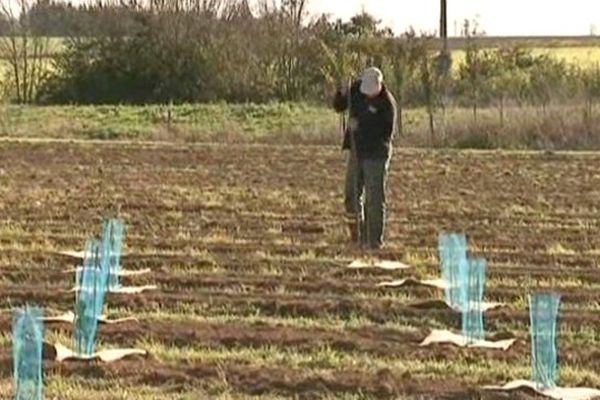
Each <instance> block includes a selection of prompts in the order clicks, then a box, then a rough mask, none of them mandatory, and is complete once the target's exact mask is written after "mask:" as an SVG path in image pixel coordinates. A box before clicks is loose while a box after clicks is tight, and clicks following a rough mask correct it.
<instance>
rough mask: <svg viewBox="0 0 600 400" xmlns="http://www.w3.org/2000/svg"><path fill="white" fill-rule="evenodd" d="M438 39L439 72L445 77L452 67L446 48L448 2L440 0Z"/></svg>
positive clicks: (450, 57) (448, 51) (448, 50)
mask: <svg viewBox="0 0 600 400" xmlns="http://www.w3.org/2000/svg"><path fill="white" fill-rule="evenodd" d="M440 39H441V41H442V49H441V51H440V55H439V61H440V64H439V67H440V72H441V73H442V74H443V75H447V74H448V72H449V71H450V66H451V65H452V56H451V54H450V49H449V48H448V0H440Z"/></svg>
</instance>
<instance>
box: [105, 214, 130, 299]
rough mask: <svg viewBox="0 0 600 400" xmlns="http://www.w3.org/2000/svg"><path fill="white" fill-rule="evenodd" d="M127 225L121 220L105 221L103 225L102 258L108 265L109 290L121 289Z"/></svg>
mask: <svg viewBox="0 0 600 400" xmlns="http://www.w3.org/2000/svg"><path fill="white" fill-rule="evenodd" d="M124 235H125V224H124V223H123V221H122V220H120V219H105V220H104V222H103V224H102V257H103V262H107V263H108V270H109V278H108V287H109V289H117V288H119V287H121V278H120V274H121V253H122V250H123V236H124Z"/></svg>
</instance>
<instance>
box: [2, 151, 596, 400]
mask: <svg viewBox="0 0 600 400" xmlns="http://www.w3.org/2000/svg"><path fill="white" fill-rule="evenodd" d="M391 168H392V170H391V176H390V180H389V219H388V235H387V242H388V246H387V247H386V249H385V250H384V252H383V254H382V256H385V257H386V258H390V259H393V260H399V261H403V262H405V263H407V264H410V265H412V266H413V267H414V268H413V269H412V270H408V271H401V272H386V271H377V270H365V271H351V270H348V269H346V268H345V265H347V264H348V263H349V262H350V261H351V260H352V259H353V258H354V255H355V250H353V249H352V248H351V247H350V246H348V244H347V240H346V233H345V227H344V225H343V215H344V213H343V208H342V204H343V199H342V190H341V189H342V184H343V170H344V163H343V154H342V153H341V152H340V151H339V150H338V149H337V148H332V147H279V146H225V145H198V146H190V147H183V146H174V145H173V146H171V145H159V144H116V143H105V144H99V143H75V142H63V143H42V142H40V143H26V142H23V143H16V142H3V143H0V200H1V201H0V310H2V311H3V312H2V313H1V314H0V394H1V395H0V397H1V398H10V396H11V393H12V350H11V317H10V313H9V311H10V309H11V308H12V307H15V306H21V305H24V304H25V303H30V304H36V305H39V306H42V307H44V309H45V310H46V311H45V312H46V313H47V314H51V313H54V312H58V311H66V310H69V309H72V307H73V295H72V294H69V293H65V292H64V291H65V290H67V289H69V288H70V287H72V285H73V277H72V276H71V275H65V274H64V273H62V271H63V270H64V269H66V268H69V267H72V266H73V261H72V260H71V259H69V258H66V257H64V256H60V255H58V254H57V252H58V251H64V250H81V249H82V248H83V245H84V243H85V241H86V239H87V238H89V237H90V236H92V235H97V234H99V231H100V227H101V221H102V218H103V217H104V216H109V215H116V214H118V215H120V216H121V217H123V218H124V219H125V221H126V223H127V228H128V230H127V236H126V240H125V254H126V255H125V257H124V267H125V268H126V269H133V270H135V269H142V268H151V269H152V274H150V275H146V276H142V277H136V278H131V279H130V280H128V281H126V282H125V283H126V284H128V285H146V284H155V285H158V287H159V289H158V290H156V291H153V292H147V293H143V294H140V295H134V296H125V295H115V294H110V295H109V297H108V307H107V314H109V316H115V317H121V316H136V317H138V318H139V319H140V322H139V323H135V322H128V323H125V324H121V325H114V326H102V327H101V329H100V334H99V340H100V343H99V347H100V348H111V347H137V348H143V349H146V350H148V351H149V353H150V354H149V356H148V357H145V358H143V357H138V358H134V359H130V360H127V361H122V362H117V363H114V364H101V363H94V364H85V363H68V364H58V363H56V362H53V361H46V363H45V381H46V398H49V399H78V400H79V399H102V400H105V399H213V398H214V399H243V398H251V397H252V396H257V398H261V399H278V398H298V399H376V398H377V399H392V398H402V399H414V400H416V399H442V398H443V399H530V398H534V397H532V394H531V393H514V394H510V395H506V394H505V395H501V394H497V393H487V392H484V391H482V390H481V389H480V388H481V386H483V385H486V384H503V383H505V382H507V381H509V380H512V379H518V378H529V376H530V362H531V361H530V355H529V354H530V347H531V344H530V340H529V333H528V329H529V316H528V311H527V294H528V293H530V292H533V291H535V290H539V289H554V290H557V291H559V292H560V293H561V294H562V295H563V298H562V305H561V316H560V363H561V384H563V385H565V386H576V385H585V386H593V387H600V328H599V323H600V290H599V289H600V270H599V266H598V261H599V260H600V240H599V239H600V230H599V227H600V213H599V207H600V204H599V200H600V154H598V155H596V154H578V155H575V154H550V153H500V152H498V153H467V152H432V151H416V150H414V151H413V150H399V151H398V152H396V154H395V156H394V160H393V162H392V166H391ZM443 230H459V231H465V232H466V233H467V234H468V235H469V239H470V243H471V248H472V250H473V251H474V252H475V253H478V254H481V255H483V256H485V257H486V258H487V260H488V263H489V268H488V285H487V289H486V299H487V300H488V301H499V302H506V303H507V304H508V307H506V308H502V309H499V310H496V311H492V312H490V313H488V314H486V329H487V331H488V334H489V335H490V337H496V338H502V337H508V336H511V335H514V336H516V337H517V338H518V340H517V343H516V345H515V346H514V347H512V348H511V349H510V350H509V351H507V352H496V351H480V350H474V349H471V350H466V349H458V348H454V347H451V346H438V347H430V348H421V347H419V346H418V344H419V342H420V341H421V340H423V338H424V337H425V336H426V335H427V334H428V332H429V331H430V330H431V329H439V328H442V329H446V328H450V329H460V317H459V315H456V314H454V313H452V312H451V311H448V310H441V309H419V308H415V307H413V306H412V304H413V303H414V302H416V301H419V300H426V299H441V298H442V296H443V293H441V292H437V291H435V290H428V289H420V288H405V289H382V288H378V287H377V284H378V283H379V282H382V281H385V280H390V279H398V278H403V277H409V276H415V277H419V278H435V277H437V276H439V266H438V259H437V240H438V234H439V233H440V232H441V231H443ZM70 337H71V328H70V327H69V325H47V326H46V339H47V340H49V341H57V340H58V341H62V342H64V343H65V344H69V343H70V340H71V339H70Z"/></svg>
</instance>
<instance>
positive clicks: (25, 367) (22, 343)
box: [13, 307, 44, 400]
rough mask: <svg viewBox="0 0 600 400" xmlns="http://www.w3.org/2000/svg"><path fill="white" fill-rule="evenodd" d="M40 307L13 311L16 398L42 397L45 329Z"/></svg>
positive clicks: (30, 399) (18, 399)
mask: <svg viewBox="0 0 600 400" xmlns="http://www.w3.org/2000/svg"><path fill="white" fill-rule="evenodd" d="M41 317H42V312H41V310H40V309H39V308H30V307H26V308H24V309H18V310H15V312H14V314H13V362H14V378H15V399H16V400H41V399H42V398H43V392H44V382H43V380H42V352H43V343H44V329H43V324H42V321H41Z"/></svg>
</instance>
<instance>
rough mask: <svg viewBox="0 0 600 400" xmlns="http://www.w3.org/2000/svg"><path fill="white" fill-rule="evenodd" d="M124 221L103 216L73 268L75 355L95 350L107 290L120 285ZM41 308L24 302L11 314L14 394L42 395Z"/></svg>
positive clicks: (30, 399) (32, 398)
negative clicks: (98, 236) (79, 263)
mask: <svg viewBox="0 0 600 400" xmlns="http://www.w3.org/2000/svg"><path fill="white" fill-rule="evenodd" d="M124 234H125V225H124V223H123V221H122V220H120V219H106V220H105V221H104V223H103V228H102V237H101V239H100V240H96V239H92V240H90V241H88V242H87V244H86V249H85V253H84V261H83V267H81V268H77V269H76V270H75V276H76V278H75V281H76V286H75V305H74V311H75V312H74V314H75V319H74V330H73V347H74V349H75V352H76V354H77V355H78V356H88V357H90V356H92V355H93V354H94V353H95V351H96V339H97V332H98V326H99V321H100V319H101V317H102V314H103V310H104V305H105V298H106V293H107V291H109V290H111V289H117V288H119V287H121V280H120V276H121V253H122V248H123V237H124ZM42 321H43V312H42V309H41V308H38V307H30V306H26V307H25V308H22V309H17V310H15V311H14V315H13V359H14V379H15V398H16V399H17V400H41V399H42V398H43V387H44V384H43V374H42V366H43V362H42V359H43V349H44V326H43V322H42Z"/></svg>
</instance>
